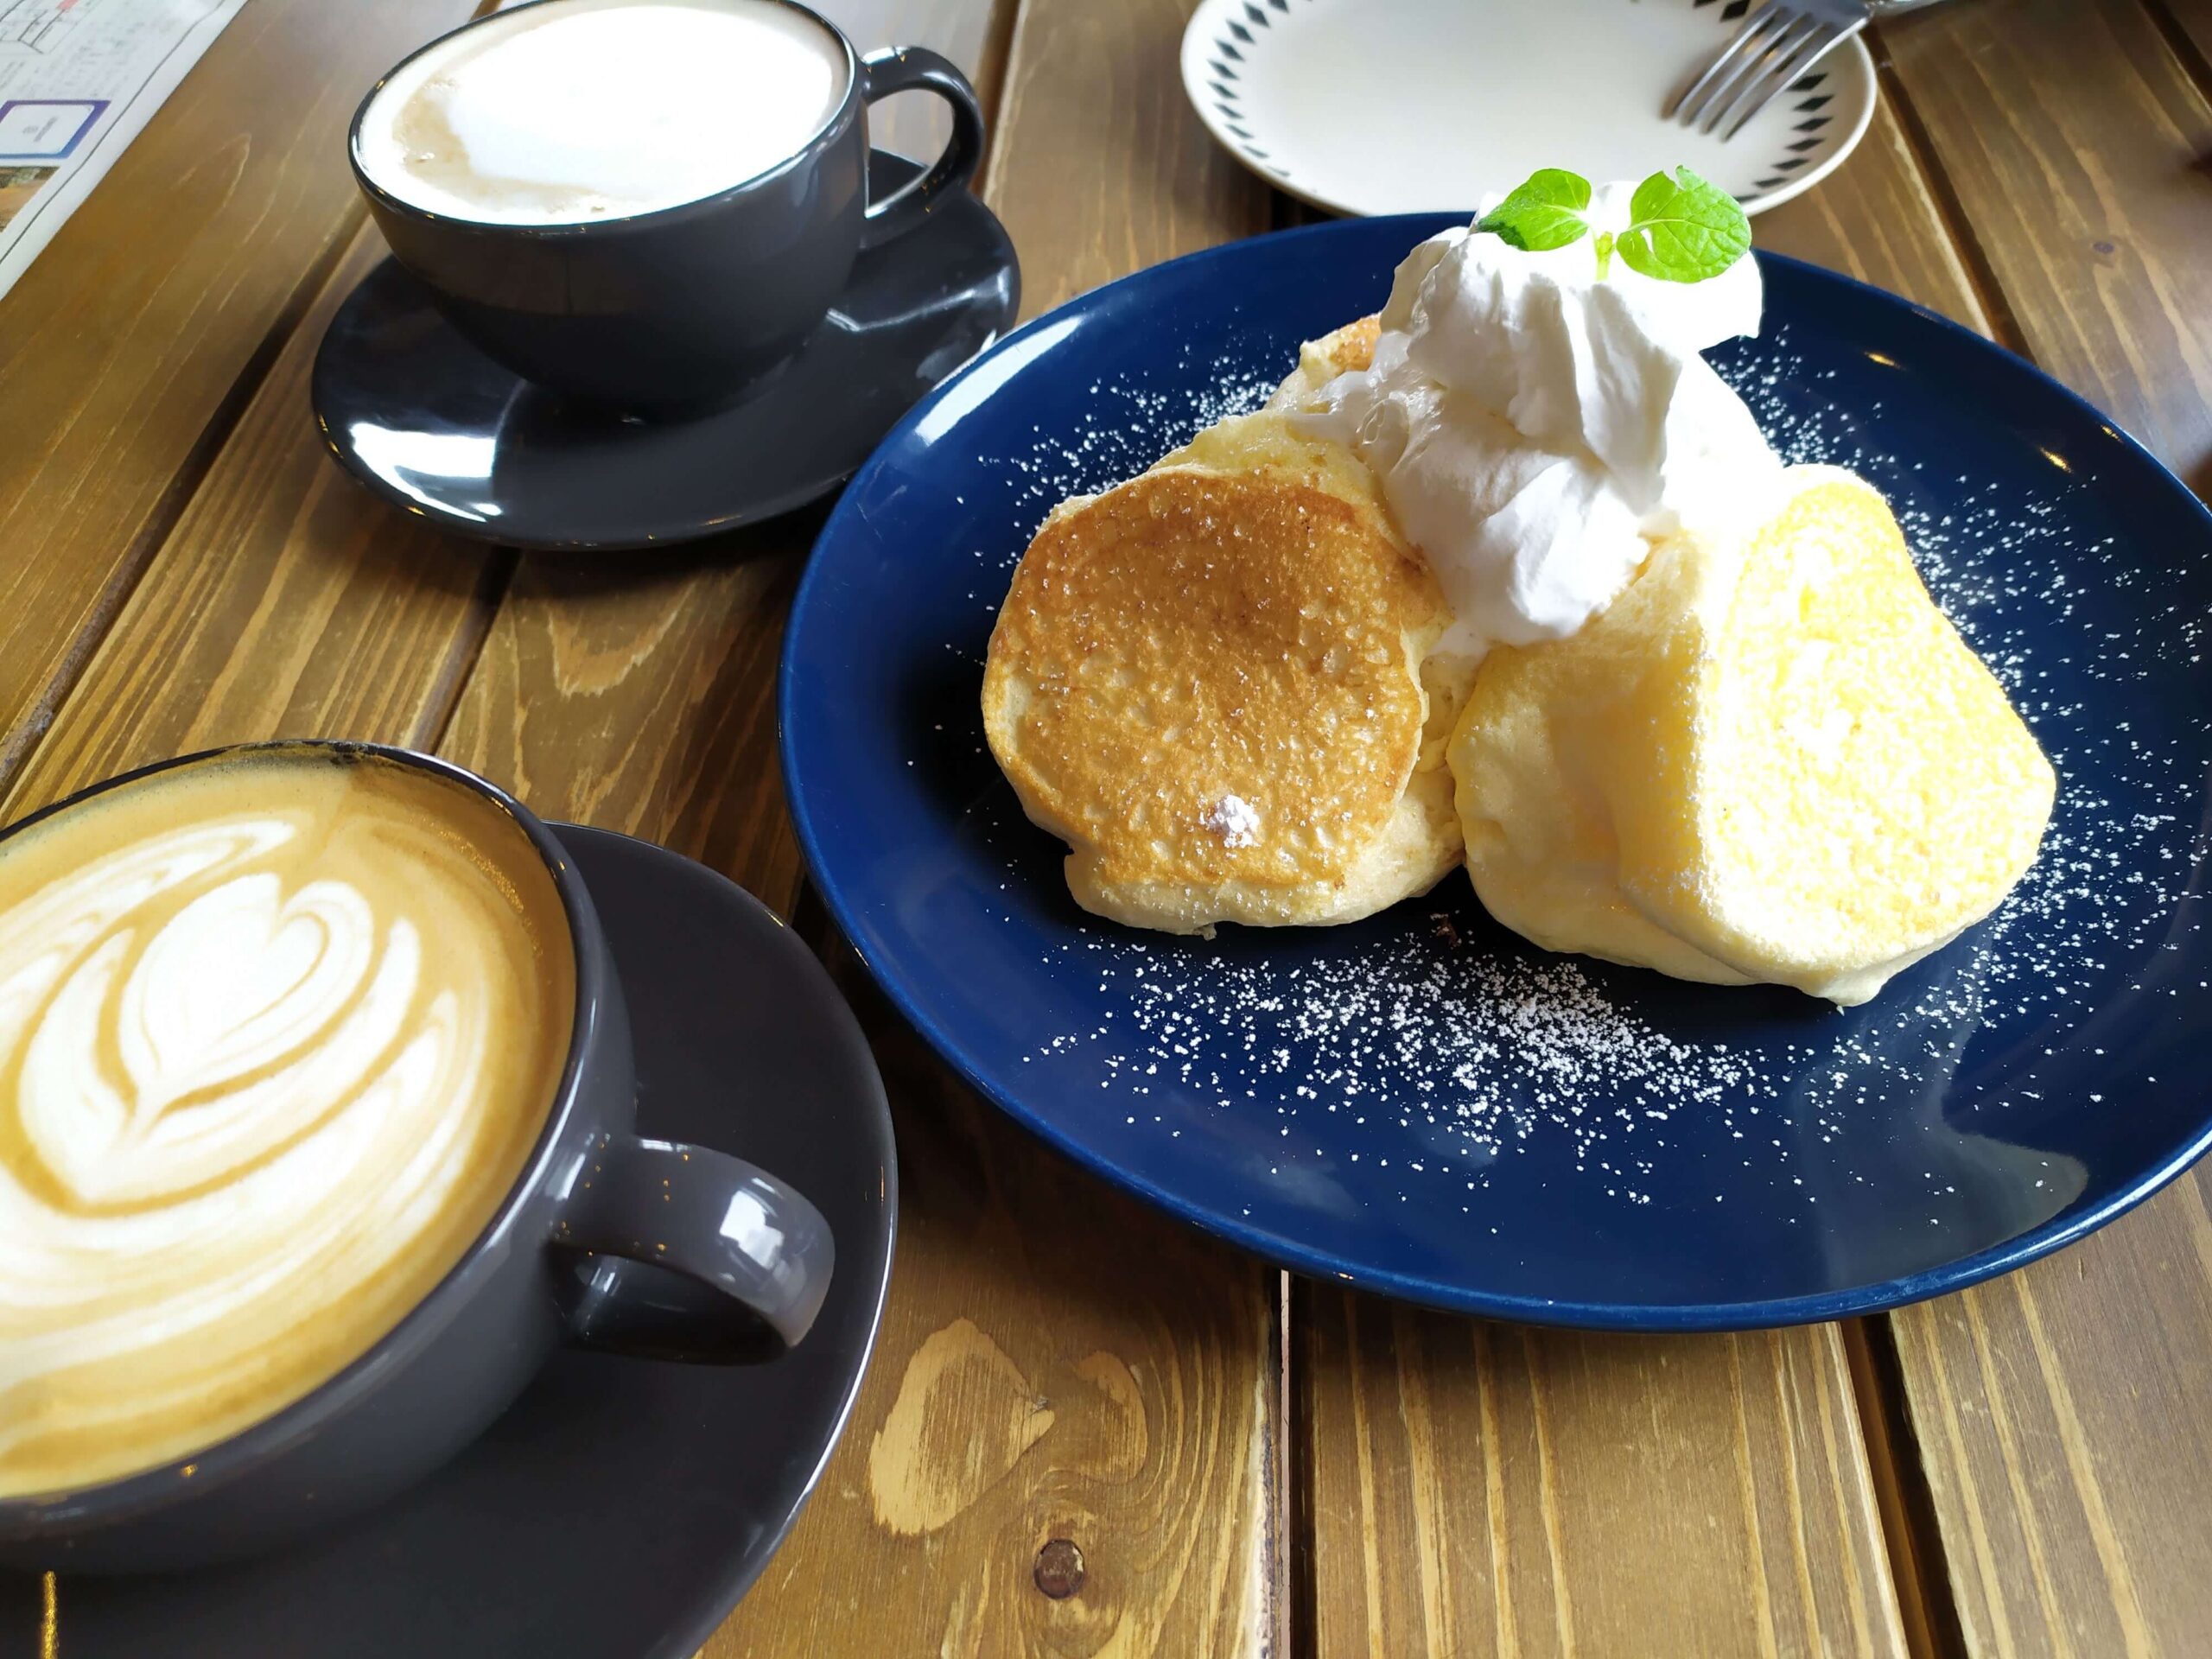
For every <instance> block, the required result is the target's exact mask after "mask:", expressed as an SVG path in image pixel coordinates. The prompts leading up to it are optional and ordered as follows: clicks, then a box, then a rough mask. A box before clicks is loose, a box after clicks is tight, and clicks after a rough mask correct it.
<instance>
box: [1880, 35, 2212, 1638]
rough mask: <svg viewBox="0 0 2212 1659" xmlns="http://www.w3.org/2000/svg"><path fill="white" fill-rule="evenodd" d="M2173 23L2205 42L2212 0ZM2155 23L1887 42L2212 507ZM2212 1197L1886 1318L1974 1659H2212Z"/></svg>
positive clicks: (2198, 200)
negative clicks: (2200, 31) (2034, 1658)
mask: <svg viewBox="0 0 2212 1659" xmlns="http://www.w3.org/2000/svg"><path fill="white" fill-rule="evenodd" d="M2175 10H2176V14H2177V16H2181V17H2183V18H2184V19H2185V20H2186V21H2188V22H2190V23H2192V24H2194V25H2196V26H2198V27H2200V28H2201V26H2202V22H2203V21H2204V17H2205V9H2204V8H2203V7H2202V5H2196V4H2190V5H2186V6H2180V7H2177V8H2176V9H2175ZM2157 22H2158V20H2157V19H2155V18H2154V17H2153V16H2152V15H2151V14H2150V13H2149V12H2147V11H2146V10H2144V9H2143V8H2142V7H2140V6H2139V5H2137V4H2135V3H2133V0H2124V3H2123V0H2082V3H2079V4H2067V5H2064V6H2059V5H2056V4H2052V3H2041V4H2036V3H2027V0H1980V3H1977V4H1974V5H1961V6H1958V7H1956V8H1948V7H1946V8H1938V9H1936V10H1934V11H1931V12H1929V13H1926V14H1924V15H1923V16H1917V17H1909V18H1905V19H1903V20H1900V21H1899V22H1897V23H1895V24H1893V25H1891V27H1890V28H1889V29H1887V30H1886V31H1885V37H1886V41H1887V45H1888V55H1889V59H1890V72H1891V77H1892V82H1893V85H1894V86H1896V87H1897V89H1898V90H1899V91H1900V92H1902V94H1903V96H1904V99H1905V100H1906V102H1907V104H1908V106H1909V111H1910V119H1911V120H1912V121H1913V122H1914V123H1915V124H1916V126H1917V128H1918V129H1919V130H1921V132H1922V133H1923V135H1924V142H1925V143H1926V144H1927V146H1928V147H1929V149H1930V151H1931V152H1932V153H1933V154H1935V155H1936V156H1940V157H1941V158H1942V167H1943V170H1944V173H1945V175H1946V179H1947V181H1948V189H1949V190H1950V191H1951V192H1952V193H1953V195H1954V199H1955V204H1956V212H1957V213H1958V216H1959V220H1960V227H1961V232H1962V233H1963V235H1964V238H1966V241H1967V257H1969V258H1970V259H1971V260H1973V261H1974V262H1975V263H1976V264H1979V265H1980V266H1981V267H1982V268H1983V269H1985V270H1986V271H1987V272H1988V273H1989V280H1990V281H1991V282H1992V283H1993V284H1995V285H1996V287H1997V289H1999V291H2000V292H2001V294H2002V296H2003V304H2004V307H2005V312H2006V314H2007V316H2008V318H2009V324H2010V332H2012V334H2014V336H2015V341H2014V343H2016V344H2017V346H2018V348H2019V349H2021V350H2023V351H2024V352H2025V353H2028V354H2029V355H2030V356H2031V357H2032V358H2033V359H2035V360H2036V361H2037V362H2038V363H2039V364H2041V365H2043V366H2044V367H2045V368H2047V369H2049V370H2050V371H2051V372H2053V373H2055V374H2056V375H2057V376H2058V377H2059V378H2061V379H2063V380H2065V381H2067V382H2068V383H2069V385H2073V386H2074V387H2075V390H2076V391H2081V392H2082V393H2083V394H2084V395H2085V396H2087V397H2089V398H2091V399H2092V400H2093V401H2094V402H2096V403H2097V404H2100V405H2101V406H2102V407H2104V408H2106V409H2107V410H2110V411H2111V412H2112V413H2113V415H2114V416H2116V417H2117V418H2118V419H2119V420H2120V422H2121V423H2123V424H2124V425H2126V427H2128V428H2129V429H2130V430H2132V431H2133V432H2134V433H2135V434H2136V435H2138V436H2139V437H2141V438H2142V439H2144V440H2145V442H2147V443H2149V444H2150V445H2151V447H2152V448H2153V449H2155V450H2157V451H2158V453H2159V454H2160V455H2161V456H2162V458H2163V459H2164V460H2165V461H2167V462H2168V464H2169V465H2171V466H2173V467H2175V468H2176V469H2177V471H2180V472H2181V473H2182V474H2183V476H2185V477H2188V478H2190V480H2192V481H2193V482H2194V484H2195V485H2196V488H2197V490H2198V493H2200V494H2202V493H2205V491H2206V489H2207V486H2208V485H2212V474H2208V467H2207V461H2208V454H2212V415H2209V414H2208V412H2207V411H2208V405H2209V404H2212V268H2208V264H2207V260H2206V257H2205V245H2206V232H2207V227H2208V226H2212V178H2208V175H2207V170H2206V164H2205V157H2206V156H2208V155H2212V109H2208V105H2207V104H2206V101H2205V98H2204V93H2203V90H2202V85H2201V83H2200V82H2199V81H2198V80H2197V79H2196V78H2195V76H2194V75H2193V74H2192V72H2191V69H2190V66H2189V65H2188V64H2187V63H2186V62H2185V61H2184V60H2183V55H2182V54H2181V53H2179V52H2177V50H2176V45H2175V37H2173V36H2170V35H2168V34H2167V33H2165V32H2164V31H2163V30H2161V29H2159V28H2158V26H2157ZM2146 553H2148V554H2149V555H2150V556H2152V557H2156V556H2158V553H2159V550H2146ZM2206 1205H2207V1188H2206V1178H2205V1177H2204V1176H2203V1175H2202V1173H2196V1174H2193V1175H2191V1176H2190V1177H2188V1178H2186V1179H2183V1181H2182V1182H2181V1183H2180V1184H2179V1185H2177V1187H2176V1188H2175V1189H2174V1190H2172V1191H2170V1192H2166V1193H2164V1194H2163V1195H2161V1196H2160V1197H2159V1198H2155V1199H2153V1200H2152V1202H2151V1203H2150V1204H2149V1205H2146V1206H2145V1207H2144V1208H2143V1209H2142V1210H2139V1211H2136V1212H2135V1213H2134V1214H2133V1215H2131V1216H2128V1217H2123V1218H2122V1219H2121V1220H2120V1222H2118V1223H2116V1224H2113V1226H2112V1227H2110V1228H2108V1229H2107V1230H2105V1231H2104V1232H2102V1233H2100V1234H2098V1235H2096V1236H2094V1237H2092V1238H2090V1239H2088V1240H2087V1241H2086V1242H2084V1243H2082V1244H2080V1245H2077V1246H2075V1248H2073V1249H2069V1250H2068V1251H2066V1252H2065V1253H2064V1254H2063V1255H2059V1256H2056V1257H2054V1258H2053V1259H2051V1260H2050V1261H2048V1262H2042V1263H2039V1264H2037V1265H2036V1266H2034V1267H2031V1268H2027V1269H2025V1270H2024V1271H2023V1272H2020V1273H2018V1274H2012V1276H2011V1277H2009V1278H2006V1279H2005V1280H2002V1281H1998V1282H1996V1283H1994V1284H1992V1285H1989V1286H1986V1287H1982V1288H1980V1289H1978V1290H1974V1291H1969V1292H1967V1293H1966V1294H1963V1295H1960V1296H1954V1297H1948V1298H1946V1299H1944V1300H1942V1301H1938V1302H1934V1303H1929V1304H1924V1305H1923V1306H1918V1307H1913V1308H1908V1309H1905V1310H1904V1311H1903V1312H1902V1313H1898V1314H1897V1315H1895V1316H1893V1319H1892V1320H1891V1325H1892V1329H1893V1330H1894V1332H1895V1335H1896V1343H1897V1357H1898V1361H1899V1367H1900V1370H1901V1373H1902V1376H1903V1379H1904V1385H1905V1389H1906V1392H1907V1396H1908V1401H1909V1404H1910V1416H1911V1421H1912V1425H1913V1428H1914V1433H1915V1438H1916V1443H1917V1451H1918V1452H1919V1454H1920V1457H1921V1459H1922V1460H1923V1468H1924V1472H1925V1478H1926V1483H1927V1487H1928V1491H1929V1498H1930V1501H1931V1503H1932V1506H1933V1508H1934V1510H1935V1513H1936V1517H1937V1520H1938V1522H1939V1524H1940V1529H1941V1548H1942V1552H1943V1558H1944V1560H1945V1564H1946V1566H1947V1568H1948V1580H1949V1583H1948V1589H1949V1592H1950V1594H1951V1597H1952V1599H1954V1600H1955V1605H1956V1610H1957V1618H1958V1621H1959V1624H1960V1628H1961V1635H1962V1637H1963V1639H1964V1642H1965V1645H1966V1646H1967V1649H1969V1650H1970V1651H1972V1652H1974V1653H1975V1654H1990V1655H2007V1656H2010V1655H2045V1654H2048V1655H2081V1656H2095V1655H2105V1654H2127V1655H2140V1654H2174V1655H2189V1654H2198V1653H2202V1652H2205V1651H2208V1650H2212V1510H2208V1508H2207V1506H2206V1504H2205V1503H2204V1502H2203V1497H2202V1494H2203V1493H2204V1492H2205V1491H2207V1490H2208V1489H2212V1440H2208V1439H2207V1437H2206V1435H2205V1433H2204V1432H2203V1411H2204V1402H2205V1401H2206V1400H2207V1399H2208V1398H2212V1220H2208V1217H2207V1209H2206Z"/></svg>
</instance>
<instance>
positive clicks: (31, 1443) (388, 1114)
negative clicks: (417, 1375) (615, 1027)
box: [0, 747, 575, 1497]
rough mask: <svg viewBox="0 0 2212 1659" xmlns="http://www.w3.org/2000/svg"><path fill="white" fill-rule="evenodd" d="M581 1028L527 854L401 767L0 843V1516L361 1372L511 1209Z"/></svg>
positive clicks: (333, 773) (124, 809)
mask: <svg viewBox="0 0 2212 1659" xmlns="http://www.w3.org/2000/svg"><path fill="white" fill-rule="evenodd" d="M574 1014H575V958H574V947H573V945H572V944H571V936H570V934H569V930H568V923H567V918H566V912H565V910H564V907H563V904H562V901H561V897H560V893H559V890H558V889H557V887H556V886H555V885H554V881H553V878H552V875H551V874H550V871H549V870H548V869H547V868H546V866H545V864H544V862H543V860H542V859H541V858H540V857H539V856H538V855H537V851H536V849H535V848H534V847H533V845H532V843H531V841H530V839H529V837H528V836H527V835H526V834H525V833H524V831H523V829H522V828H521V826H520V825H519V824H518V823H516V822H515V821H514V820H513V818H512V817H511V816H510V815H508V814H507V813H506V812H505V811H504V810H501V809H500V808H499V805H498V804H496V803H495V802H493V801H492V800H490V799H488V798H486V797H484V796H482V795H480V794H479V793H477V792H476V791H474V790H472V789H469V788H468V787H467V786H466V785H461V784H458V783H455V782H453V781H451V780H448V779H443V778H441V777H439V776H437V775H435V774H434V773H431V772H427V771H424V770H423V769H420V768H417V767H413V766H406V765H404V764H402V763H400V762H397V761H391V760H383V759H379V758H376V757H372V756H363V755H358V754H353V753H343V752H335V751H332V750H327V749H315V748H309V747H291V748H283V747H279V748H271V749H265V750H247V751H243V752H237V753H232V754H229V755H224V756H219V757H216V758H213V759H212V760H207V761H203V762H198V763H194V764H192V765H188V766H180V767H177V768H175V769H172V770H170V771H167V772H157V773H155V774H153V775H151V776H149V777H147V778H144V779H139V780H137V781H135V782H132V783H129V784H125V785H120V786H118V787H117V788H115V789H113V790H111V791H106V792H105V793H104V794H101V795H99V796H95V797H93V798H90V799H88V800H86V801H83V802H79V803H78V804H75V805H73V806H71V807H67V808H65V809H64V810H61V811H60V812H58V813H56V814H55V815H54V816H53V817H50V818H48V819H47V820H45V821H44V822H42V823H37V824H35V825H33V826H31V827H30V828H29V829H25V830H23V831H22V832H20V833H18V834H16V835H15V836H11V837H10V838H8V839H7V840H5V841H0V1497H22V1496H25V1495H29V1494H35V1493H50V1492H60V1491H75V1490H79V1489H82V1488H83V1487H86V1486H87V1485H91V1484H95V1483H98V1482H101V1481H105V1480H109V1479H113V1478H118V1477H120V1476H124V1475H128V1474H131V1473H134V1472H137V1471H142V1470H146V1469H150V1468H155V1467H158V1466H160V1465H163V1464H166V1463H168V1462H171V1461H173V1460H175V1459H179V1458H182V1457H186V1456H188V1455H189V1454H190V1453H192V1452H195V1451H198V1450H200V1449H202V1448H205V1447H207V1446H212V1445H213V1444H215V1443H216V1442H218V1441H219V1440H224V1439H226V1438H227V1437H228V1436H230V1435H232V1434H234V1433H238V1431H239V1430H241V1429H244V1428H245V1427H249V1426H250V1425H251V1424H253V1423H255V1422H257V1421H259V1420H261V1419H263V1418H265V1417H267V1416H269V1415H270V1414H272V1413H274V1412H276V1411H278V1410H281V1409H282V1408H284V1407H285V1406H288V1405H289V1404H291V1403H293V1402H295V1401H296V1400H298V1399H300V1398H302V1396H303V1395H307V1394H308V1393H309V1392H310V1391H312V1390H313V1389H315V1387H317V1386H318V1385H319V1384H321V1383H323V1382H325V1381H327V1379H328V1378H329V1377H331V1376H334V1375H335V1374H336V1373H337V1372H338V1371H339V1370H342V1369H343V1368H344V1367H345V1366H346V1364H348V1363H351V1362H352V1361H353V1360H354V1359H356V1358H358V1357H360V1356H361V1355H362V1354H363V1353H365V1351H367V1350H368V1349H369V1348H370V1347H371V1346H372V1345H373V1344H375V1343H376V1341H377V1340H378V1338H381V1337H383V1336H384V1335H385V1333H386V1332H389V1331H391V1328H392V1327H393V1326H394V1325H397V1324H398V1322H399V1321H400V1319H402V1318H404V1316H405V1315H406V1313H408V1312H409V1311H410V1309H411V1308H413V1307H414V1306H415V1305H416V1303H417V1302H419V1301H420V1300H422V1299H423V1296H424V1295H426V1294H428V1293H429V1291H430V1289H431V1288H432V1287H434V1286H435V1284H436V1283H437V1281H439V1280H440V1279H441V1278H442V1277H443V1276H444V1274H446V1273H447V1272H448V1270H449V1269H451V1268H453V1267H454V1264H455V1263H456V1262H458V1261H459V1260H460V1259H461V1256H462V1255H463V1254H464V1253H465V1252H466V1251H467V1249H468V1247H469V1245H470V1243H472V1242H473V1241H474V1238H475V1237H476V1236H477V1235H478V1234H479V1233H480V1232H481V1231H482V1230H483V1229H484V1227H485V1226H486V1224H487V1223H488V1222H489V1221H490V1220H491V1218H492V1217H493V1215H494V1214H495V1213H496V1212H497V1211H498V1209H499V1205H500V1203H501V1201H502V1200H503V1199H504V1198H505V1196H506V1194H507V1192H508V1191H509V1190H510V1188H511V1187H512V1185H514V1183H515V1180H516V1179H517V1178H518V1175H519V1174H520V1173H521V1171H522V1168H523V1166H524V1163H525V1162H526V1161H527V1160H528V1158H529V1155H530V1153H531V1147H533V1146H534V1144H535V1143H536V1141H537V1137H538V1135H539V1132H540V1130H541V1128H543V1124H544V1122H545V1119H546V1116H547V1115H548V1111H549V1109H550V1105H551V1103H552V1099H553V1095H554V1092H555V1090H556V1086H557V1084H558V1082H559V1078H560V1076H561V1071H562V1068H563V1065H564V1064H565V1062H566V1058H567V1055H568V1050H569V1034H570V1027H571V1025H572V1022H573V1020H574Z"/></svg>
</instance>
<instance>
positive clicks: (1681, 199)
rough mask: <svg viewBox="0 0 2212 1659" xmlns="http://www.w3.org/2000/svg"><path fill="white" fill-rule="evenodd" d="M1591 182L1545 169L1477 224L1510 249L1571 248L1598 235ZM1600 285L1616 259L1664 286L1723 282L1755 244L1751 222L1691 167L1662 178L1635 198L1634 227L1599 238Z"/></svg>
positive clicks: (1645, 186) (1730, 198)
mask: <svg viewBox="0 0 2212 1659" xmlns="http://www.w3.org/2000/svg"><path fill="white" fill-rule="evenodd" d="M1590 196H1591V191H1590V181H1589V180H1587V179H1586V178H1583V177H1582V176H1581V175H1579V174H1574V173H1569V172H1567V170H1566V169H1564V168H1556V167H1547V168H1539V169H1538V170H1537V171H1536V172H1534V173H1532V174H1530V175H1529V177H1528V178H1527V180H1526V181H1523V182H1522V184H1521V185H1519V186H1518V187H1517V188H1515V189H1514V190H1513V191H1512V193H1511V194H1509V195H1508V196H1507V197H1506V198H1505V200H1503V201H1501V202H1499V203H1498V204H1497V207H1493V208H1491V210H1490V212H1488V213H1484V215H1483V216H1482V217H1481V218H1480V219H1477V220H1476V221H1475V228H1476V229H1477V230H1478V231H1488V232H1491V233H1492V234H1493V235H1495V236H1497V237H1498V238H1500V239H1502V240H1503V242H1505V244H1506V245H1508V246H1510V247H1516V248H1520V249H1522V250H1523V251H1526V252H1529V253H1542V252H1547V251H1549V250H1551V249H1554V248H1564V247H1567V246H1568V245H1571V244H1573V243H1576V242H1579V241H1580V240H1581V239H1582V238H1584V237H1586V236H1590V235H1592V226H1591V224H1590V217H1589V209H1590ZM1594 245H1595V251H1596V252H1597V256H1598V279H1599V281H1600V282H1603V281H1604V280H1605V277H1607V276H1608V275H1609V274H1610V273H1611V269H1612V263H1613V255H1614V254H1616V253H1618V254H1619V255H1620V257H1621V263H1622V264H1624V265H1626V266H1627V267H1628V268H1629V269H1630V270H1633V271H1635V272H1637V274H1639V275H1640V276H1644V277H1654V278H1656V279H1657V280H1658V281H1660V282H1662V283H1701V282H1703V281H1705V279H1706V278H1707V277H1718V276H1719V274H1720V273H1721V272H1722V271H1724V270H1727V269H1728V267H1729V266H1731V265H1732V264H1735V263H1736V261H1737V260H1738V259H1740V258H1742V257H1743V256H1744V251H1745V249H1746V248H1748V247H1750V246H1751V220H1749V219H1746V218H1745V217H1744V210H1743V208H1741V207H1738V205H1737V203H1736V199H1735V198H1734V197H1733V196H1732V195H1730V194H1728V193H1727V192H1726V191H1725V190H1723V189H1721V188H1719V186H1717V185H1714V184H1712V183H1709V182H1707V181H1706V180H1704V179H1701V178H1700V177H1699V176H1698V175H1696V174H1694V173H1693V172H1692V171H1690V169H1689V168H1687V167H1678V168H1675V171H1674V173H1673V175H1671V176H1669V175H1667V174H1665V173H1654V174H1653V175H1651V176H1650V177H1649V178H1648V179H1646V180H1645V181H1643V183H1642V184H1639V185H1638V186H1637V187H1636V194H1634V195H1633V196H1630V198H1629V224H1628V228H1627V229H1626V230H1624V231H1622V232H1620V233H1619V234H1618V236H1616V235H1615V234H1614V233H1613V232H1611V231H1598V232H1595V243H1594Z"/></svg>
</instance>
